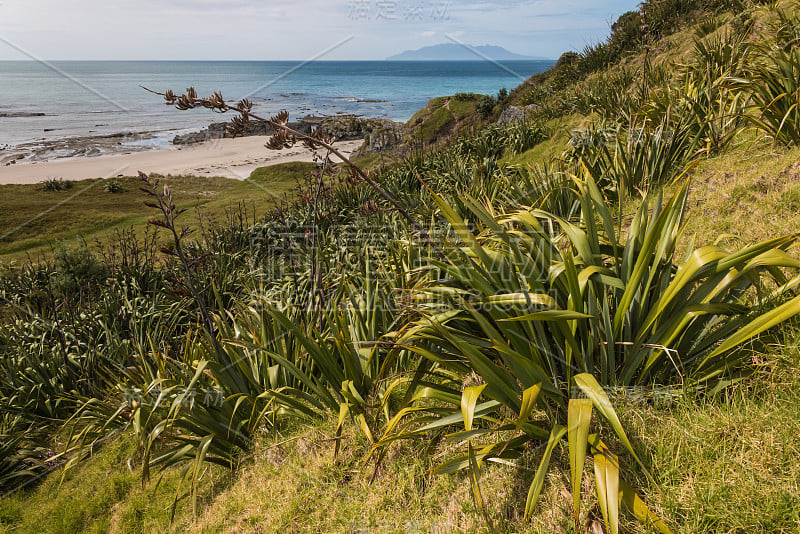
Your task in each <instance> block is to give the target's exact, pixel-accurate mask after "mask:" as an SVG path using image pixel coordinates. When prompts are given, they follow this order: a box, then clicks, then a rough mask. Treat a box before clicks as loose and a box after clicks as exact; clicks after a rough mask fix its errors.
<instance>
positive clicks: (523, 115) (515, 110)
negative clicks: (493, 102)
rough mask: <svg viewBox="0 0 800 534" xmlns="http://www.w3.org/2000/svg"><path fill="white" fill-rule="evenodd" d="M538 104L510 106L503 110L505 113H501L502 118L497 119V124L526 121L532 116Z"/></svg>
mask: <svg viewBox="0 0 800 534" xmlns="http://www.w3.org/2000/svg"><path fill="white" fill-rule="evenodd" d="M537 107H538V106H537V105H536V104H531V105H530V106H522V107H520V106H508V107H507V108H506V109H504V110H503V113H501V114H500V118H499V119H497V123H496V124H509V123H512V122H522V121H526V120H528V119H529V118H530V116H531V115H532V114H533V112H534V111H536V108H537Z"/></svg>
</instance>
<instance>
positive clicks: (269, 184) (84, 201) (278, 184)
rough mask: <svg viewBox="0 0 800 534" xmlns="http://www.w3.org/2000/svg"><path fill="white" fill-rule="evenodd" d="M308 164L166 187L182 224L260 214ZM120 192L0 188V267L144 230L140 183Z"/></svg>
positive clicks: (97, 187) (90, 185)
mask: <svg viewBox="0 0 800 534" xmlns="http://www.w3.org/2000/svg"><path fill="white" fill-rule="evenodd" d="M312 167H313V163H299V162H296V163H284V164H281V165H275V166H271V167H263V168H260V169H256V171H254V172H253V175H252V176H251V177H250V179H249V180H244V181H237V180H230V179H228V178H199V177H194V176H170V177H168V178H164V179H163V183H166V184H168V185H169V186H170V188H171V190H172V192H173V194H175V197H176V198H177V199H179V200H180V203H181V206H182V207H188V208H190V212H189V213H187V215H188V217H187V219H191V220H193V221H196V220H197V217H198V215H200V214H202V215H203V216H204V217H217V218H219V217H223V216H224V214H225V210H226V209H228V208H231V207H235V206H236V205H237V204H238V203H240V202H244V203H245V204H246V206H247V208H248V210H249V211H253V210H255V212H256V213H263V212H265V211H266V209H267V208H268V207H270V206H272V205H273V204H274V202H275V199H277V198H279V197H280V196H281V195H283V194H284V193H287V192H289V191H290V190H291V189H292V188H293V187H294V185H295V181H296V180H297V179H299V178H302V177H303V175H304V173H305V172H306V171H307V170H308V169H310V168H312ZM115 181H116V182H118V183H120V184H121V185H122V187H123V192H122V193H108V192H106V190H105V187H104V183H103V182H104V181H103V180H98V179H95V180H81V181H78V182H74V184H73V187H72V188H71V189H68V190H65V191H42V190H41V188H40V186H38V185H0V228H2V229H3V231H2V233H3V234H6V233H8V235H6V236H5V237H3V238H2V239H0V262H8V261H10V260H14V259H23V258H24V257H25V256H26V255H27V254H32V255H36V254H38V253H40V252H45V253H46V252H47V251H48V250H49V248H50V247H51V246H52V245H53V244H54V243H55V242H57V241H64V242H69V241H70V240H76V239H78V238H83V239H85V240H86V241H88V242H94V241H95V240H100V241H104V240H105V239H106V237H107V236H108V234H109V233H110V232H111V231H113V230H114V229H118V228H122V227H128V226H133V227H134V228H139V229H140V228H143V227H144V225H145V224H146V222H147V220H148V218H150V217H152V215H153V210H152V209H151V208H148V207H147V206H145V205H144V201H145V197H144V195H143V194H142V192H141V191H140V190H139V187H140V180H139V179H138V178H133V177H127V178H118V179H116V180H115Z"/></svg>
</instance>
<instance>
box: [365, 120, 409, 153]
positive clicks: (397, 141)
mask: <svg viewBox="0 0 800 534" xmlns="http://www.w3.org/2000/svg"><path fill="white" fill-rule="evenodd" d="M404 137H405V127H404V126H403V125H402V124H400V123H398V122H393V121H390V120H385V121H384V122H383V123H382V124H378V125H375V126H374V127H373V128H372V130H370V131H369V132H367V133H366V134H365V135H364V144H363V145H361V148H360V149H359V150H358V154H359V155H361V156H367V155H369V154H376V153H378V152H385V151H387V150H392V149H395V148H397V147H398V146H400V145H401V144H402V143H403V139H404Z"/></svg>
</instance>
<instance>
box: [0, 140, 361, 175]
mask: <svg viewBox="0 0 800 534" xmlns="http://www.w3.org/2000/svg"><path fill="white" fill-rule="evenodd" d="M267 139H268V137H263V136H253V137H240V138H236V139H217V140H213V141H208V142H205V143H198V144H196V145H190V146H185V147H181V148H174V149H165V150H150V151H146V152H136V153H131V154H119V155H110V156H98V157H81V158H72V159H55V160H49V161H42V162H37V163H16V164H14V165H9V166H3V167H0V184H34V183H38V182H41V181H42V180H46V179H48V178H63V179H64V180H83V179H86V178H114V177H118V176H133V175H136V174H137V173H138V172H139V171H142V172H145V173H158V174H163V175H170V174H171V175H193V176H222V177H226V178H232V179H237V180H246V179H247V178H249V177H250V174H251V173H252V172H253V171H254V170H255V169H256V168H258V167H264V166H267V165H276V164H278V163H286V162H290V161H313V154H312V152H311V151H310V150H308V149H307V148H305V147H303V146H302V145H299V144H298V145H297V146H296V147H294V148H292V149H289V150H281V151H273V150H268V149H267V148H265V147H264V143H266V141H267ZM361 144H362V141H360V140H356V141H340V142H338V143H337V144H336V146H337V148H338V149H339V150H340V151H341V152H342V153H343V154H345V155H347V156H349V155H350V154H352V153H353V152H355V151H356V150H357V149H358V147H360V146H361ZM333 160H334V161H338V158H336V157H335V156H334V158H333Z"/></svg>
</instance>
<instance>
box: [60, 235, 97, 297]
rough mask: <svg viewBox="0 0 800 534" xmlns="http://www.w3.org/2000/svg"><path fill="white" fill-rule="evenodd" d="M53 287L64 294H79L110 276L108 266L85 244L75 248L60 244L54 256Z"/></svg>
mask: <svg viewBox="0 0 800 534" xmlns="http://www.w3.org/2000/svg"><path fill="white" fill-rule="evenodd" d="M54 260H55V261H54V267H55V271H54V273H53V275H52V283H53V288H54V289H55V290H56V291H58V292H60V293H62V294H64V295H74V294H79V293H82V292H84V291H85V290H87V289H88V288H91V287H92V286H96V285H97V284H99V283H100V282H102V281H103V280H105V279H106V278H107V277H108V267H107V266H106V265H105V264H104V263H102V262H101V261H100V260H99V259H98V258H97V256H95V255H94V254H93V253H92V251H91V250H89V247H87V246H86V245H85V244H84V245H81V246H79V247H76V248H74V249H68V248H65V247H64V246H63V245H59V247H58V249H57V251H56V254H55V258H54Z"/></svg>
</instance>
